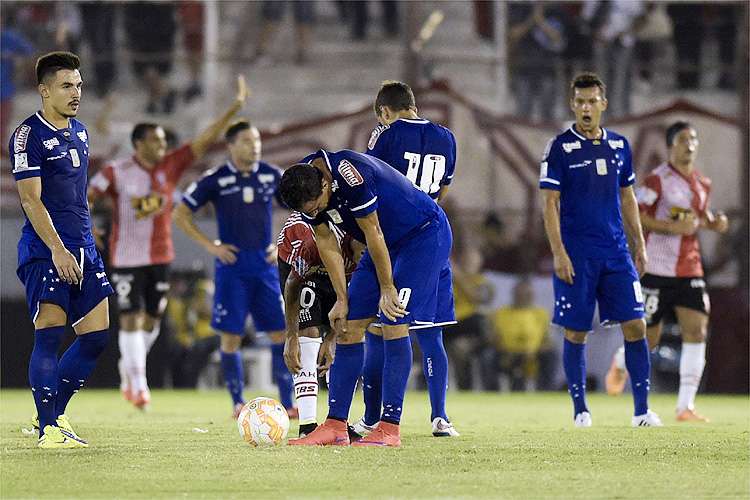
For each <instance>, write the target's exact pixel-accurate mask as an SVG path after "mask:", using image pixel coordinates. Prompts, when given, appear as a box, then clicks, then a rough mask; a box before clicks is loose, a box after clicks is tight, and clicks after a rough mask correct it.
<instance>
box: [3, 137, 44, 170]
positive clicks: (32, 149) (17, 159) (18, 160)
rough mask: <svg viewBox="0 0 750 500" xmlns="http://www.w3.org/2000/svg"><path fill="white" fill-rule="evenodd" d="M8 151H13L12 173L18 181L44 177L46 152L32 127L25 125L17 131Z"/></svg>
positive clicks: (11, 160)
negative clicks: (43, 164) (43, 167)
mask: <svg viewBox="0 0 750 500" xmlns="http://www.w3.org/2000/svg"><path fill="white" fill-rule="evenodd" d="M8 151H11V156H10V162H11V165H12V167H13V171H12V173H13V177H14V178H15V179H16V180H17V181H20V180H22V179H28V178H30V177H39V176H41V175H42V160H44V151H43V148H42V144H41V141H40V140H39V139H38V138H37V137H36V135H34V132H33V131H32V129H31V126H30V125H26V124H25V123H24V124H23V125H21V126H20V127H18V128H17V129H16V131H15V132H14V133H13V137H11V139H10V145H9V148H8Z"/></svg>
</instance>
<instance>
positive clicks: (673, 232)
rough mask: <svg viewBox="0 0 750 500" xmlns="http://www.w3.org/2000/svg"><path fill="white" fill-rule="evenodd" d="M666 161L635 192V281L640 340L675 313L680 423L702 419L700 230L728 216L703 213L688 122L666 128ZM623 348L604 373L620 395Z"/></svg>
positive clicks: (704, 321)
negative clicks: (642, 250) (641, 243)
mask: <svg viewBox="0 0 750 500" xmlns="http://www.w3.org/2000/svg"><path fill="white" fill-rule="evenodd" d="M666 141H667V150H668V154H669V159H668V161H667V162H666V163H663V164H661V165H659V166H658V167H656V168H655V169H654V170H652V171H651V173H650V174H649V175H648V177H646V179H645V181H644V183H643V186H642V187H641V188H639V189H637V190H636V196H637V197H638V204H639V208H640V210H641V221H642V222H643V227H644V228H645V230H646V231H647V232H646V249H647V250H648V255H649V261H648V264H646V274H644V275H643V278H641V284H642V285H643V295H644V297H645V307H646V326H647V330H646V336H647V337H648V343H649V347H650V348H651V349H652V350H653V349H655V348H656V347H657V346H658V345H659V339H660V337H661V328H662V318H663V317H664V314H665V313H666V312H668V311H674V313H675V315H676V316H677V323H678V324H679V326H680V334H681V335H682V355H681V357H680V390H679V393H678V395H677V412H676V417H677V420H678V421H702V422H708V419H707V418H706V417H704V416H703V415H700V414H699V413H696V411H695V394H696V393H697V392H698V387H699V386H700V383H701V377H702V376H703V367H704V366H705V365H706V330H707V329H708V315H709V312H710V307H711V306H710V304H709V300H708V293H707V292H706V282H705V281H704V276H703V265H702V263H701V251H700V243H699V241H698V230H699V229H708V230H711V231H716V232H719V233H723V232H725V231H726V230H727V229H728V228H729V221H728V219H727V216H726V215H724V214H723V213H717V214H714V213H713V212H712V211H711V210H710V209H709V193H710V191H711V180H710V179H708V178H707V177H705V176H704V175H703V174H701V173H700V172H699V171H698V170H697V169H696V168H695V158H696V156H697V154H698V133H697V132H696V130H695V128H694V127H693V126H692V125H691V124H690V123H688V122H684V121H678V122H675V123H673V124H672V125H670V127H669V128H668V129H667V134H666ZM626 370H627V367H626V366H625V359H624V352H623V349H622V348H621V349H619V350H618V352H617V353H615V356H614V359H613V360H612V365H611V367H610V369H609V372H608V373H607V377H606V385H607V392H608V393H609V394H620V393H622V391H623V389H624V388H625V382H626V381H627V371H626Z"/></svg>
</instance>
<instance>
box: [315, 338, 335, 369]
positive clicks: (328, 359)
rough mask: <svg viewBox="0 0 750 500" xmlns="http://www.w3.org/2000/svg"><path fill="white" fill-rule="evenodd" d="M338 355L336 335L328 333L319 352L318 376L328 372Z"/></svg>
mask: <svg viewBox="0 0 750 500" xmlns="http://www.w3.org/2000/svg"><path fill="white" fill-rule="evenodd" d="M335 357H336V339H335V336H334V335H328V336H326V338H325V339H323V343H322V344H321V346H320V351H319V352H318V376H319V377H322V376H324V375H325V374H326V373H328V370H329V368H331V365H332V364H333V358H335Z"/></svg>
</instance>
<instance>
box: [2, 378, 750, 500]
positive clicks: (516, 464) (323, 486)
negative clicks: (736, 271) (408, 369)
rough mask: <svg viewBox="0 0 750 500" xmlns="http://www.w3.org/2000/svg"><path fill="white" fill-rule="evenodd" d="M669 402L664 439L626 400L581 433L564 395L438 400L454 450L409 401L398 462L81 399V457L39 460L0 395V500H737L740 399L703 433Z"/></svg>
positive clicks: (159, 404)
mask: <svg viewBox="0 0 750 500" xmlns="http://www.w3.org/2000/svg"><path fill="white" fill-rule="evenodd" d="M324 401H325V398H324V397H323V398H321V401H320V412H319V415H325V410H324ZM674 401H675V396H674V395H654V396H652V408H653V409H654V410H655V411H657V412H658V413H660V414H661V416H662V418H663V419H664V421H665V424H666V427H665V428H662V429H655V428H639V429H633V428H631V427H630V426H629V424H630V416H631V408H632V406H631V400H630V398H629V397H620V398H608V397H606V396H604V395H592V396H591V397H590V401H589V403H590V404H589V406H590V408H591V410H592V414H593V418H594V427H592V428H591V429H575V428H573V422H572V418H571V417H572V416H571V408H570V403H569V401H568V397H567V395H566V394H563V393H559V394H557V393H547V394H545V393H539V394H513V395H508V394H486V393H485V394H481V393H450V394H449V396H448V405H449V410H450V414H451V418H452V420H453V421H454V423H455V424H456V428H457V429H458V430H459V431H460V432H461V437H460V438H433V437H432V436H431V435H430V426H429V423H428V417H429V406H428V404H427V395H426V394H425V393H420V392H410V393H409V394H408V395H407V400H406V411H405V416H404V421H403V426H402V427H403V429H402V440H403V446H402V447H401V448H400V449H357V448H302V449H300V448H292V447H287V446H281V447H276V448H266V449H253V448H251V447H249V446H247V445H246V444H244V443H243V442H242V441H241V440H240V437H239V434H238V432H237V426H236V425H235V423H234V421H232V419H231V418H230V417H229V414H230V404H229V399H228V396H227V395H226V394H225V392H224V391H209V392H193V391H156V392H154V394H153V404H152V408H151V410H150V411H149V412H147V413H141V412H138V411H137V410H135V409H133V408H131V407H130V406H129V405H128V404H126V403H125V402H124V401H123V400H122V399H121V398H120V396H119V394H118V393H117V392H116V391H96V390H86V391H83V392H82V393H81V394H79V395H78V396H77V397H76V398H75V399H74V400H73V402H72V403H71V405H70V408H69V411H68V415H69V417H70V418H71V421H72V422H73V425H74V426H75V428H76V430H77V432H78V433H79V434H81V435H82V436H83V437H84V438H86V439H88V440H89V442H90V443H91V447H90V448H88V449H85V450H81V449H79V450H55V451H52V452H50V451H44V450H39V449H37V448H36V446H35V445H36V438H35V437H32V436H27V435H24V434H23V433H22V432H21V428H22V427H29V423H28V419H29V417H30V415H31V413H32V406H33V405H32V400H31V395H30V393H28V392H26V391H15V390H3V391H1V392H0V439H1V441H0V446H1V447H2V464H1V467H0V497H2V498H3V499H5V498H32V497H33V498H109V499H111V498H217V499H223V498H270V497H272V496H273V497H292V498H299V497H306V498H311V497H316V498H325V497H328V498H330V497H348V498H353V497H390V498H395V497H399V498H434V497H486V498H623V499H625V498H639V499H661V498H669V499H672V498H674V499H681V500H682V499H686V498H690V499H694V498H706V499H718V498H749V497H750V465H749V464H748V450H750V427H749V421H748V418H749V417H750V411H749V410H750V404H749V400H748V398H747V397H746V396H736V397H721V396H703V395H700V396H699V404H700V410H701V411H702V412H704V413H705V414H707V415H709V416H710V417H711V418H712V420H713V421H712V423H710V424H707V425H706V424H677V423H676V422H674V419H673V409H672V408H673V404H674ZM361 412H362V405H361V395H360V393H357V395H356V397H355V405H354V408H353V409H352V417H355V418H358V417H359V416H360V415H361ZM195 428H198V429H204V430H207V431H208V432H205V433H201V432H196V431H194V429H195ZM296 432H297V424H296V422H293V423H292V429H291V432H290V434H291V435H292V436H296Z"/></svg>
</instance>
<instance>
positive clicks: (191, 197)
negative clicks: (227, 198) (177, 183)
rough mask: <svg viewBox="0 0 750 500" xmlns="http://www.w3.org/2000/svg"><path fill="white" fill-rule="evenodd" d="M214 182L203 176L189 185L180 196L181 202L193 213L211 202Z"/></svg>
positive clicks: (214, 186)
mask: <svg viewBox="0 0 750 500" xmlns="http://www.w3.org/2000/svg"><path fill="white" fill-rule="evenodd" d="M215 188H216V182H215V180H214V177H213V176H211V175H204V176H203V178H201V179H200V180H198V181H195V182H193V183H191V184H190V185H189V186H188V188H187V189H186V190H185V192H184V193H183V194H182V201H183V203H185V205H187V206H188V207H190V210H192V211H193V212H195V211H196V210H198V209H199V208H200V207H202V206H203V205H205V204H206V203H208V202H209V201H211V200H213V198H214V191H215Z"/></svg>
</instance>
